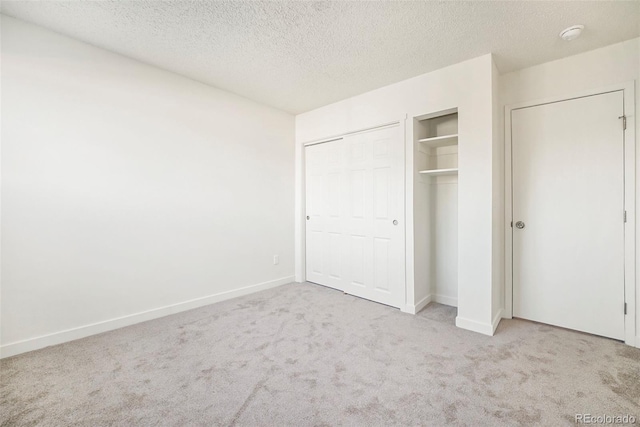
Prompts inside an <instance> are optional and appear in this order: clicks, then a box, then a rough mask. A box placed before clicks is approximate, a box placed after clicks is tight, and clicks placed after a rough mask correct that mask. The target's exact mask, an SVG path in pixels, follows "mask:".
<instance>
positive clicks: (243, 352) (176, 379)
mask: <svg viewBox="0 0 640 427" xmlns="http://www.w3.org/2000/svg"><path fill="white" fill-rule="evenodd" d="M454 318H455V309H453V308H450V307H446V306H441V305H437V304H432V305H430V306H429V307H427V308H426V309H425V310H424V311H423V312H422V313H420V314H419V315H417V316H411V315H408V314H403V313H401V312H400V311H398V310H396V309H392V308H389V307H386V306H384V305H379V304H375V303H372V302H369V301H365V300H361V299H358V298H355V297H351V296H348V295H344V294H342V293H340V292H337V291H334V290H331V289H328V288H324V287H321V286H317V285H311V284H303V285H300V284H290V285H285V286H282V287H279V288H276V289H272V290H269V291H265V292H261V293H257V294H253V295H249V296H246V297H242V298H238V299H234V300H229V301H225V302H222V303H218V304H215V305H211V306H208V307H204V308H200V309H196V310H192V311H189V312H185V313H181V314H177V315H173V316H169V317H165V318H162V319H158V320H153V321H150V322H146V323H142V324H138V325H134V326H131V327H127V328H124V329H120V330H117V331H113V332H108V333H104V334H101V335H96V336H93V337H89V338H85V339H82V340H78V341H75V342H71V343H67V344H63V345H59V346H55V347H50V348H46V349H43V350H40V351H35V352H32V353H28V354H24V355H20V356H16V357H13V358H9V359H5V360H3V361H2V362H1V365H0V366H1V370H2V372H1V375H2V376H1V385H0V387H1V389H0V421H1V423H2V425H3V426H9V425H10V426H28V425H59V426H69V425H82V426H138V425H140V426H153V425H158V426H187V425H189V426H195V425H207V426H209V425H225V426H226V425H246V426H284V425H292V426H326V425H358V426H388V425H437V426H439V425H445V424H455V425H472V426H479V425H487V426H488V425H491V426H496V425H518V424H519V425H547V426H551V425H553V426H556V425H562V424H567V425H569V424H573V421H574V416H575V414H576V413H590V414H594V415H602V414H611V415H623V414H628V413H629V414H633V415H636V416H640V409H639V403H640V350H638V349H634V348H631V347H628V346H625V345H623V344H621V343H619V342H616V341H612V340H608V339H604V338H598V337H594V336H590V335H586V334H581V333H576V332H572V331H567V330H564V329H559V328H554V327H550V326H544V325H539V324H535V323H531V322H525V321H521V320H503V321H502V323H501V324H500V327H499V329H498V331H497V335H496V336H494V337H487V336H483V335H479V334H475V333H472V332H468V331H465V330H462V329H458V328H456V327H455V326H454Z"/></svg>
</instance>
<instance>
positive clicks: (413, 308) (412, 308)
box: [400, 295, 431, 314]
mask: <svg viewBox="0 0 640 427" xmlns="http://www.w3.org/2000/svg"><path fill="white" fill-rule="evenodd" d="M430 302H431V295H427V296H426V297H424V298H422V299H421V300H420V301H418V303H417V304H416V305H406V306H405V307H404V308H401V309H400V311H402V312H403V313H409V314H416V313H418V312H419V311H420V310H422V309H423V308H425V307H426V306H427V304H429V303H430Z"/></svg>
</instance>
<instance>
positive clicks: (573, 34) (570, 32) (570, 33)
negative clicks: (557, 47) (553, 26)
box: [560, 25, 584, 41]
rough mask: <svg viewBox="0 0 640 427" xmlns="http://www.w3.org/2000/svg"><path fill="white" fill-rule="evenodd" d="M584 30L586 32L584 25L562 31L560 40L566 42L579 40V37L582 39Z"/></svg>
mask: <svg viewBox="0 0 640 427" xmlns="http://www.w3.org/2000/svg"><path fill="white" fill-rule="evenodd" d="M582 30H584V25H574V26H572V27H569V28H566V29H564V30H562V32H561V33H560V38H561V39H562V40H566V41H571V40H573V39H577V38H578V37H580V34H582Z"/></svg>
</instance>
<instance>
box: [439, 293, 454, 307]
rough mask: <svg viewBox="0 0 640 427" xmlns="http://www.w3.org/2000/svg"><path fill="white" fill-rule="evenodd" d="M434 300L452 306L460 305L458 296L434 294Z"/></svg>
mask: <svg viewBox="0 0 640 427" xmlns="http://www.w3.org/2000/svg"><path fill="white" fill-rule="evenodd" d="M433 302H437V303H438V304H444V305H449V306H451V307H457V306H458V298H457V297H448V296H445V295H434V297H433Z"/></svg>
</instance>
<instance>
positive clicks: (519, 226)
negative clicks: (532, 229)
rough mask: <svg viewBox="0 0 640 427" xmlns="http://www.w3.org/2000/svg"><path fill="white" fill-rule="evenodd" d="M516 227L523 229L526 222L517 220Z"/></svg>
mask: <svg viewBox="0 0 640 427" xmlns="http://www.w3.org/2000/svg"><path fill="white" fill-rule="evenodd" d="M516 228H519V229H523V228H524V222H522V221H518V222H516Z"/></svg>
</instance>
